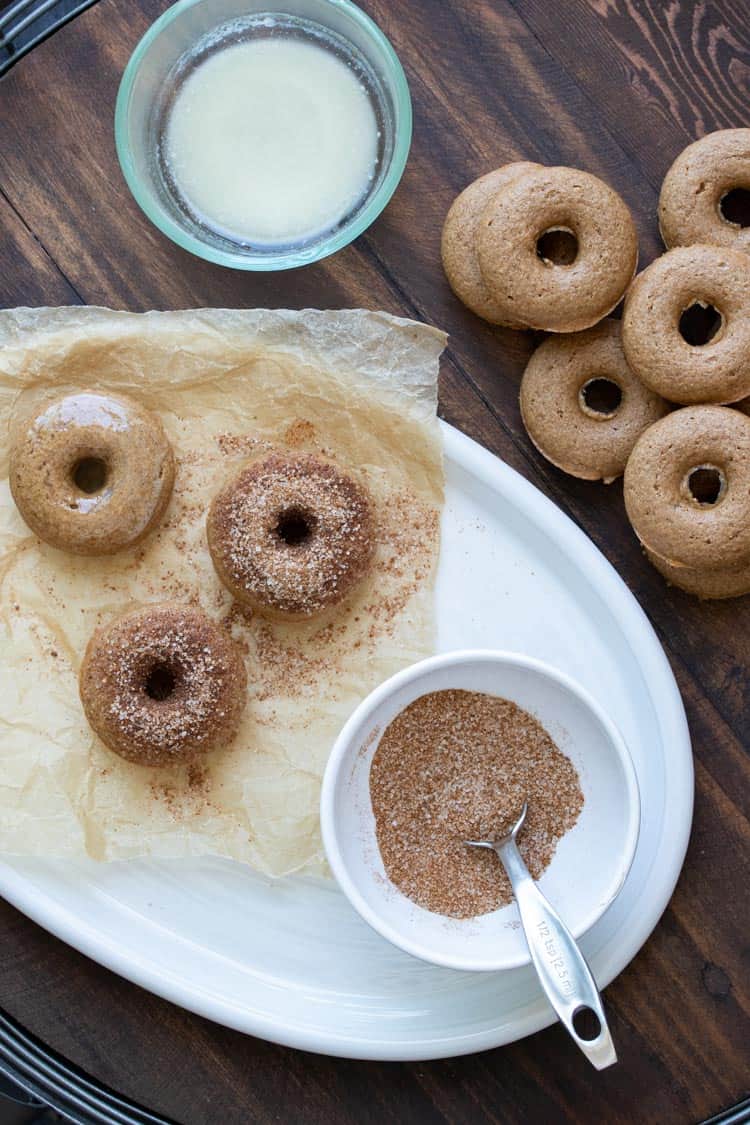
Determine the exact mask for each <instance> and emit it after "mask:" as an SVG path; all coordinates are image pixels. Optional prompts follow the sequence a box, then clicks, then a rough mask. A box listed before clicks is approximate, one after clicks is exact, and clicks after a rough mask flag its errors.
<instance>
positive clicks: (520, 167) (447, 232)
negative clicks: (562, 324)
mask: <svg viewBox="0 0 750 1125" xmlns="http://www.w3.org/2000/svg"><path fill="white" fill-rule="evenodd" d="M539 167H541V165H539V164H532V163H531V162H530V161H526V160H519V161H516V162H515V163H514V164H504V165H503V167H502V168H496V169H495V171H494V172H488V173H487V175H486V176H480V177H479V179H478V180H474V182H473V183H471V184H469V186H468V187H467V188H464V190H463V191H462V192H461V194H460V195H459V196H457V197H456V198H455V199H454V200H453V203H452V204H451V208H450V210H449V211H448V214H447V215H446V217H445V223H444V225H443V236H442V239H441V244H440V251H441V255H442V259H443V269H444V270H445V276H446V277H447V278H448V284H449V285H450V287H451V289H452V290H453V292H454V293H455V294H456V296H457V297H458V299H459V301H463V303H464V304H465V305H466V307H467V308H469V309H471V311H472V312H474V313H476V314H477V316H481V317H484V319H485V320H489V321H490V322H491V323H492V324H505V325H506V327H508V328H518V327H524V326H523V325H519V324H518V323H517V322H516V321H513V322H509V321H508V320H507V313H503V312H502V311H501V310H500V309H499V308H498V306H497V304H496V303H495V301H494V300H493V298H492V295H491V294H490V292H489V290H488V289H487V286H486V285H485V284H484V281H483V280H482V275H481V273H480V271H479V261H478V260H477V247H476V234H477V227H478V225H479V218H480V216H481V214H482V211H483V210H484V208H485V206H486V204H487V203H488V201H489V200H490V199H491V198H492V196H493V195H495V194H496V193H497V192H498V191H500V190H501V189H502V188H504V187H505V185H506V184H509V183H512V182H513V180H515V179H517V178H518V177H519V176H520V175H522V174H523V173H524V172H531V171H533V170H534V169H535V168H539ZM504 318H505V319H504Z"/></svg>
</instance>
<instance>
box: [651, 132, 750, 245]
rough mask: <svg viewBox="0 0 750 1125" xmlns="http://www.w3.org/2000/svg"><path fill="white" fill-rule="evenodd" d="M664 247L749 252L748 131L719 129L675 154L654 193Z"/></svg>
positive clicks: (749, 164) (749, 152)
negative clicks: (702, 246) (709, 246)
mask: <svg viewBox="0 0 750 1125" xmlns="http://www.w3.org/2000/svg"><path fill="white" fill-rule="evenodd" d="M659 229H660V230H661V236H662V238H663V240H664V245H665V246H667V247H672V246H691V245H692V244H693V243H694V242H703V243H713V244H714V245H716V246H729V247H733V248H734V249H735V250H750V129H720V130H718V132H716V133H709V134H708V135H707V136H705V137H701V139H700V140H699V141H695V142H694V143H693V144H691V145H688V147H687V148H686V149H685V150H684V151H683V152H681V153H680V155H679V156H678V157H677V159H676V160H675V162H674V164H673V165H672V167H671V168H670V169H669V171H668V172H667V174H666V176H665V177H664V183H663V184H662V187H661V193H660V195H659Z"/></svg>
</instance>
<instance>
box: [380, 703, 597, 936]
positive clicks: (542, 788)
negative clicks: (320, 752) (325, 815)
mask: <svg viewBox="0 0 750 1125" xmlns="http://www.w3.org/2000/svg"><path fill="white" fill-rule="evenodd" d="M370 797H371V800H372V807H373V811H374V813H375V824H376V832H377V840H378V846H379V848H380V854H381V856H382V859H383V865H384V867H385V870H386V874H387V875H388V877H389V879H390V880H391V881H392V882H393V883H395V885H396V886H397V887H398V888H399V889H400V890H401V891H402V892H403V893H404V894H405V895H406V896H407V897H408V898H410V899H412V900H413V901H414V902H416V903H418V904H419V905H420V906H423V907H424V908H425V909H426V910H431V911H433V912H434V913H436V914H446V915H449V916H450V917H453V918H470V917H473V916H475V915H478V914H487V913H489V912H490V911H492V910H497V909H498V908H499V907H501V906H505V905H507V903H509V902H510V901H511V899H512V893H511V889H510V883H509V882H508V878H507V876H506V874H505V872H504V870H503V869H502V865H501V863H500V861H499V860H498V859H497V857H496V856H495V854H494V853H493V852H490V851H485V850H481V849H479V848H467V847H466V845H465V844H464V841H465V840H482V839H488V838H492V837H496V836H500V835H502V834H503V833H504V832H506V831H508V830H509V828H510V827H511V826H512V824H513V823H514V822H515V820H516V819H517V818H518V815H519V813H520V811H521V807H522V805H523V802H524V800H526V801H528V803H529V811H528V813H527V816H526V822H525V825H524V827H523V829H522V830H521V832H520V834H519V837H518V845H519V848H520V851H521V855H522V856H523V858H524V859H525V861H526V864H527V866H528V868H529V871H530V872H531V874H532V875H533V877H534V878H535V879H538V878H539V877H540V876H541V874H542V872H543V871H544V870H545V868H546V867H547V866H548V865H549V863H550V861H551V859H552V856H553V855H554V852H555V848H556V847H557V843H558V841H559V840H560V839H561V837H562V836H564V835H565V833H566V832H568V831H570V829H571V828H572V827H573V825H574V824H575V823H576V821H577V820H578V817H579V815H580V813H581V809H582V808H583V793H582V792H581V787H580V784H579V779H578V773H577V771H576V768H575V766H574V765H573V763H572V762H571V761H570V759H569V758H567V757H566V755H565V754H563V753H562V751H561V750H559V749H558V747H557V746H556V745H555V743H554V742H553V741H552V739H551V738H550V736H549V734H548V733H547V731H546V730H545V729H544V727H543V726H542V725H541V723H540V722H539V721H538V720H537V719H535V718H534V716H533V715H530V714H529V713H528V711H524V710H523V709H522V708H521V707H519V706H518V705H517V704H515V703H512V702H511V701H510V700H508V699H500V698H498V697H497V696H492V695H485V694H483V693H482V692H473V691H454V690H451V691H436V692H431V693H430V694H429V695H423V696H421V698H419V699H417V700H415V701H414V703H412V704H410V705H409V706H408V707H407V708H406V709H405V710H404V711H402V712H401V714H400V715H398V716H397V717H396V718H395V719H394V720H393V722H392V723H391V724H390V726H388V727H387V729H386V730H385V733H384V734H383V737H382V738H381V740H380V744H379V746H378V748H377V751H376V752H375V756H374V758H373V760H372V765H371V768H370Z"/></svg>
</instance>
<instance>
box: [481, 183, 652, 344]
mask: <svg viewBox="0 0 750 1125" xmlns="http://www.w3.org/2000/svg"><path fill="white" fill-rule="evenodd" d="M477 255H478V259H479V268H480V270H481V272H482V277H483V279H484V283H485V285H486V286H487V289H488V290H489V292H490V293H491V295H492V299H493V301H494V302H495V304H496V306H497V308H498V311H499V313H500V314H501V315H502V316H503V318H504V319H505V320H507V321H509V322H518V323H521V324H526V325H527V326H528V327H529V328H539V329H544V330H546V331H548V332H576V331H581V330H582V329H584V328H590V327H591V325H592V324H596V323H597V321H600V320H602V318H603V317H605V316H606V315H607V313H609V312H611V311H612V309H613V308H614V307H615V305H616V304H617V303H618V301H619V300H620V298H621V297H622V295H623V293H624V292H625V290H626V288H627V286H628V285H629V284H630V281H631V279H632V277H633V275H634V273H635V270H636V266H637V264H638V237H637V235H636V230H635V226H634V224H633V219H632V217H631V214H630V211H629V210H628V208H627V206H626V205H625V203H624V201H623V200H622V199H621V198H620V196H619V195H618V194H617V192H615V191H613V190H612V188H610V187H608V186H607V184H605V183H603V182H602V180H600V179H598V178H597V177H596V176H592V175H590V174H589V173H588V172H579V171H578V170H577V169H575V168H539V169H537V170H535V171H531V172H526V173H524V174H523V175H522V176H519V177H518V178H517V179H514V180H513V181H512V182H511V183H509V184H508V185H506V187H504V188H503V190H502V191H500V192H498V193H496V194H495V195H494V196H493V197H492V198H491V199H490V200H489V202H488V203H487V205H486V207H485V209H484V211H483V212H482V215H481V218H480V220H479V229H478V232H477Z"/></svg>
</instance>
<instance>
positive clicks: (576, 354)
mask: <svg viewBox="0 0 750 1125" xmlns="http://www.w3.org/2000/svg"><path fill="white" fill-rule="evenodd" d="M520 401H521V417H522V418H523V422H524V425H525V427H526V430H527V433H528V435H529V437H530V438H531V440H532V442H533V443H534V445H535V446H536V447H537V449H538V450H539V452H540V453H541V454H542V455H543V456H544V457H546V458H547V460H548V461H551V462H552V464H553V465H556V466H557V467H558V468H559V469H562V470H563V471H564V472H566V473H571V474H572V476H575V477H580V478H581V479H582V480H603V481H604V482H605V483H606V484H610V483H611V482H612V481H613V480H615V479H616V478H617V477H619V476H620V474H621V473H622V472H623V470H624V469H625V463H626V461H627V459H628V457H629V456H630V453H631V450H632V448H633V446H634V445H635V443H636V441H637V439H638V437H639V436H640V435H641V434H642V433H643V431H644V430H645V429H646V427H647V426H650V425H651V423H652V422H656V421H657V420H658V419H659V418H661V417H662V416H663V415H664V414H666V413H667V411H668V409H669V406H668V404H667V403H666V402H665V401H664V399H662V398H660V397H659V395H655V394H654V392H653V391H650V390H649V389H648V388H647V387H644V385H643V383H641V381H640V380H639V379H636V377H635V375H634V374H633V372H632V371H631V370H630V368H629V367H628V364H627V361H626V359H625V355H624V353H623V350H622V343H621V341H620V322H619V321H617V320H603V321H602V322H601V324H596V325H595V326H594V327H593V328H588V329H587V330H586V331H585V332H575V333H571V334H570V335H566V336H550V337H548V339H546V340H545V341H544V342H543V343H542V344H540V345H539V347H538V348H537V349H536V351H535V352H534V354H533V355H532V356H531V359H530V360H529V362H528V364H527V366H526V370H525V371H524V374H523V379H522V380H521V393H520Z"/></svg>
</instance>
